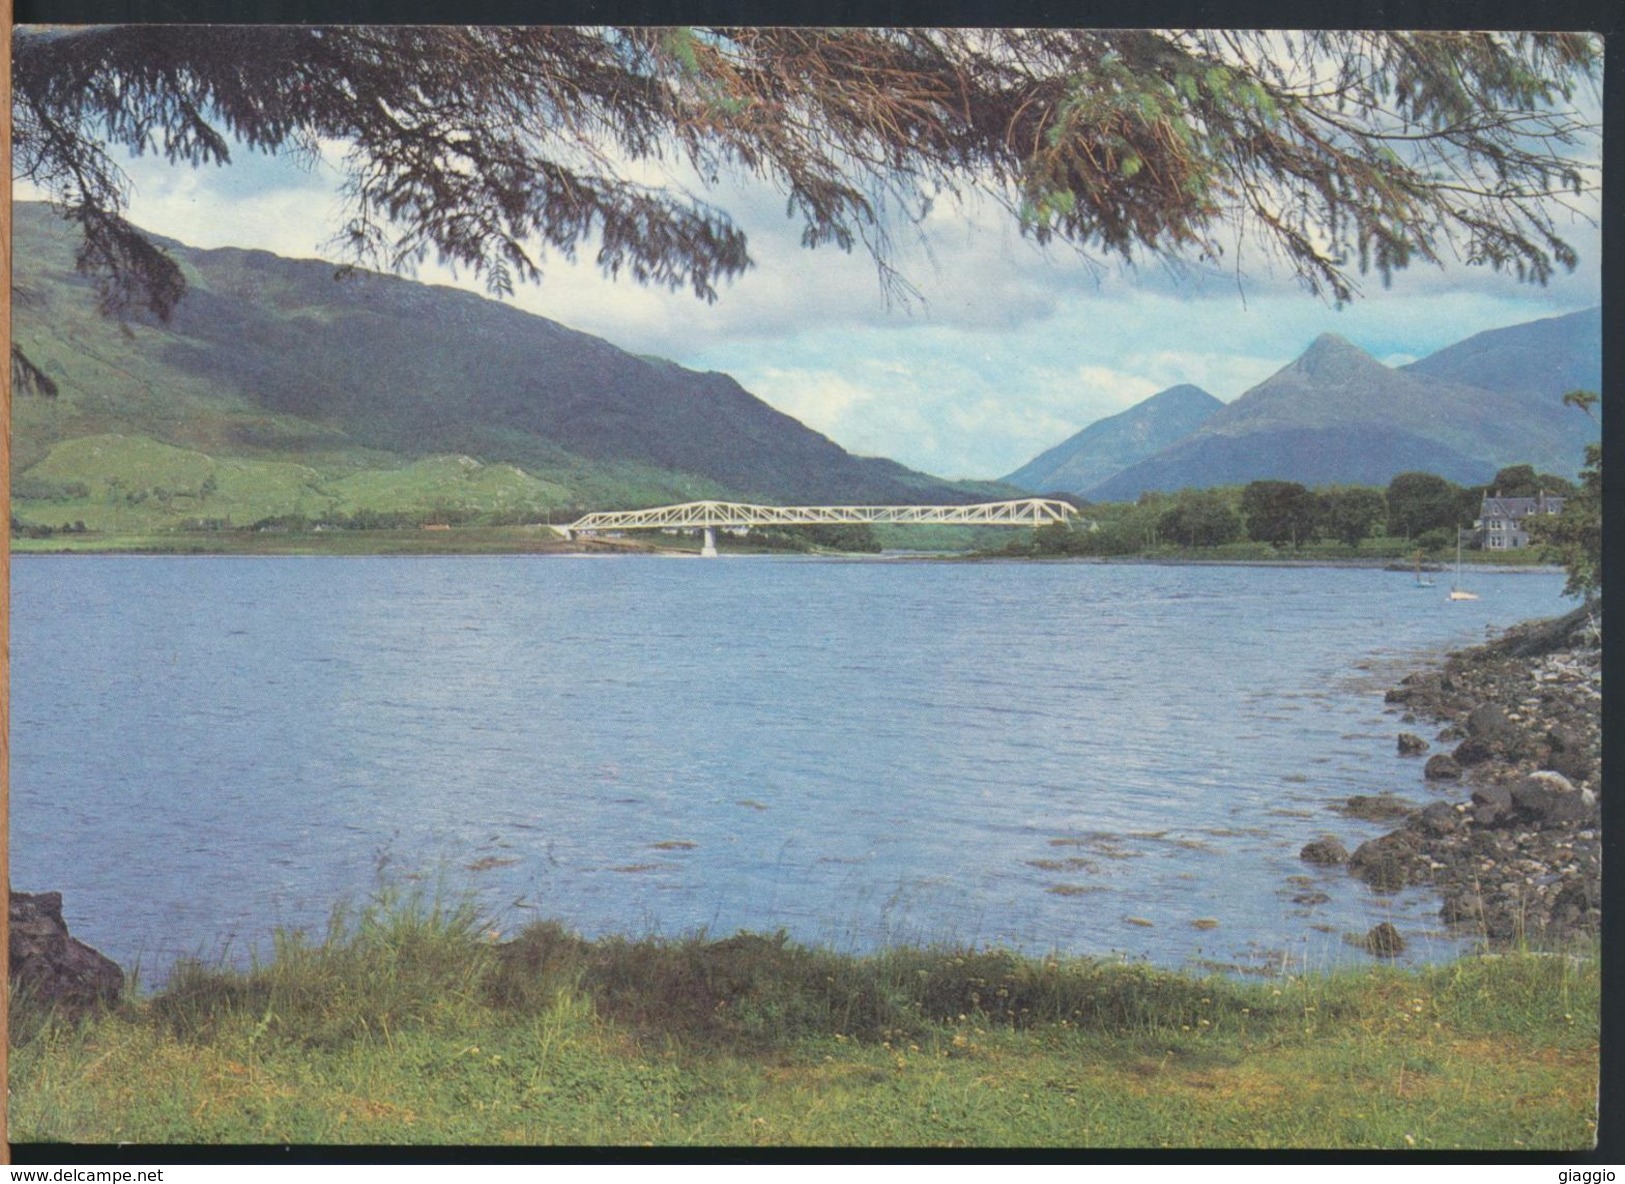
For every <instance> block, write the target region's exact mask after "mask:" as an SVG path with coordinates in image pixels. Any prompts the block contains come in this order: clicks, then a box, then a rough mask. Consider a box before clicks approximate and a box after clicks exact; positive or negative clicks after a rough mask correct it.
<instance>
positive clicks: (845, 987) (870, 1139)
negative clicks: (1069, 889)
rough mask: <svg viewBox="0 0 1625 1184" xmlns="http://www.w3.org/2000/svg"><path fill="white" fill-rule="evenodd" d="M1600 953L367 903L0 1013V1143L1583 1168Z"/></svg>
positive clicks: (1590, 1116)
mask: <svg viewBox="0 0 1625 1184" xmlns="http://www.w3.org/2000/svg"><path fill="white" fill-rule="evenodd" d="M1598 1015H1599V970H1598V964H1597V957H1596V951H1595V949H1594V948H1592V949H1588V950H1586V951H1583V952H1581V953H1575V954H1541V953H1534V952H1516V953H1508V954H1503V955H1495V956H1480V957H1469V958H1464V959H1462V960H1460V961H1457V962H1455V963H1452V964H1449V965H1445V966H1440V967H1434V968H1427V969H1421V970H1402V969H1397V968H1393V967H1389V966H1382V965H1373V966H1371V967H1369V968H1356V969H1349V970H1338V971H1331V972H1328V973H1325V974H1320V975H1311V976H1306V977H1281V978H1276V979H1270V980H1263V981H1239V980H1234V979H1226V978H1216V977H1215V978H1198V977H1195V976H1192V975H1189V974H1184V973H1176V972H1171V971H1164V970H1159V969H1155V968H1152V967H1149V966H1146V965H1142V964H1134V963H1127V964H1125V963H1120V962H1105V961H1098V960H1085V959H1056V958H1027V957H1022V956H1018V955H1015V954H1011V953H1008V952H1003V951H998V950H953V949H946V948H933V949H894V950H889V951H885V952H882V953H878V954H873V955H868V956H862V957H855V956H848V955H843V954H837V953H833V952H830V951H827V950H821V949H815V948H808V947H803V946H798V945H796V944H794V943H792V942H790V941H788V940H786V939H785V938H784V937H783V935H773V936H763V935H753V934H740V935H738V936H735V937H732V938H728V939H726V940H721V941H711V940H706V939H703V938H692V939H684V940H654V939H649V940H629V939H624V938H602V939H598V940H596V941H592V942H589V941H585V940H583V939H581V938H579V937H576V936H574V935H573V934H571V933H569V932H567V931H566V930H564V929H563V928H561V927H560V926H558V925H556V924H553V923H547V922H544V923H539V924H535V925H532V926H530V927H529V928H527V929H525V930H524V931H522V932H521V933H520V934H519V935H518V937H517V938H516V939H515V940H513V941H511V942H504V943H498V942H497V941H496V940H495V939H494V936H493V935H492V934H491V933H490V932H489V931H487V930H485V929H484V927H483V925H482V924H481V923H480V921H479V918H478V916H477V914H476V913H475V912H474V911H473V910H472V909H471V908H466V907H452V908H447V907H443V906H439V905H436V904H432V903H425V902H422V901H418V902H410V901H407V902H403V901H400V900H398V899H388V898H380V899H378V900H375V901H373V902H372V903H371V904H369V905H368V906H367V907H365V908H363V909H361V910H359V911H357V912H355V913H343V912H341V913H339V914H337V915H336V916H335V918H334V920H333V922H332V924H331V926H330V928H329V931H328V933H327V934H326V935H325V937H324V938H323V939H322V940H320V941H311V940H308V939H305V938H303V937H300V936H298V935H293V934H282V935H279V937H278V939H277V941H276V946H275V950H274V953H273V954H272V955H271V956H270V957H269V958H268V959H266V960H265V961H264V962H262V963H261V964H258V965H256V966H254V967H252V968H250V969H248V970H242V971H238V970H232V969H222V968H218V967H207V966H202V965H196V964H183V965H181V966H178V967H176V968H175V970H174V972H173V973H172V975H171V977H170V979H169V982H168V984H167V985H166V986H165V987H164V988H163V989H162V990H161V991H158V992H156V993H151V994H138V995H137V997H135V998H134V999H131V1000H129V1001H126V1002H125V1003H123V1004H121V1005H120V1006H119V1007H118V1008H116V1009H114V1010H111V1011H107V1012H103V1013H101V1014H98V1015H94V1016H90V1017H87V1018H84V1019H81V1020H77V1021H71V1020H67V1019H65V1018H62V1017H53V1016H51V1015H48V1014H44V1013H42V1012H41V1011H40V1010H39V1009H38V1008H36V1007H33V1006H31V1005H30V1004H29V1002H28V1001H27V1000H26V999H24V1000H21V1001H15V1000H14V1001H13V1003H12V1016H11V1019H12V1039H13V1049H12V1059H11V1090H12V1097H11V1108H10V1122H11V1130H12V1138H14V1139H17V1140H19V1141H26V1142H55V1141H66V1142H76V1143H112V1142H124V1141H131V1142H153V1143H216V1142H220V1143H282V1142H295V1143H325V1144H338V1143H360V1144H400V1143H414V1144H439V1143H458V1144H482V1145H488V1144H529V1145H548V1144H594V1145H604V1144H621V1145H628V1144H629V1145H638V1144H654V1145H666V1146H678V1145H819V1146H915V1147H918V1146H989V1147H993V1146H1068V1147H1109V1148H1128V1147H1150V1148H1159V1147H1173V1148H1192V1147H1195V1148H1222V1147H1236V1148H1266V1147H1311V1148H1334V1149H1344V1148H1347V1149H1359V1148H1390V1149H1405V1148H1417V1149H1435V1150H1438V1149H1456V1148H1460V1149H1484V1148H1491V1149H1507V1150H1517V1149H1523V1148H1529V1149H1546V1150H1583V1149H1587V1148H1589V1147H1591V1146H1592V1144H1593V1142H1594V1140H1595V1137H1596V1119H1597V1088H1598V1072H1599V1068H1598Z"/></svg>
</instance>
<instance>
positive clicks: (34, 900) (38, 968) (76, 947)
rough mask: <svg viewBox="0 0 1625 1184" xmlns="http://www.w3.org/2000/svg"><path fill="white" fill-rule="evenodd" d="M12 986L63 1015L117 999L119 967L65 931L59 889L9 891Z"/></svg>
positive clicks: (121, 985) (121, 978)
mask: <svg viewBox="0 0 1625 1184" xmlns="http://www.w3.org/2000/svg"><path fill="white" fill-rule="evenodd" d="M10 920H11V928H10V932H9V934H8V942H7V945H8V947H9V948H8V953H9V959H10V960H9V963H8V965H9V968H10V978H11V987H12V989H13V990H16V991H22V992H25V993H26V994H27V995H28V996H29V997H30V998H31V999H33V1000H35V1001H36V1002H39V1003H42V1004H44V1005H45V1006H47V1007H52V1008H55V1009H57V1010H58V1011H60V1012H61V1013H63V1014H66V1015H78V1014H81V1013H83V1012H85V1011H88V1010H90V1009H92V1008H95V1007H98V1006H103V1005H111V1004H114V1003H117V1002H118V998H119V994H120V992H122V991H123V989H124V971H123V970H121V969H119V967H118V965H117V964H116V963H114V962H113V961H112V960H111V959H109V958H106V957H104V956H103V955H102V954H101V953H99V952H98V951H96V950H93V949H91V948H90V947H89V946H87V945H85V943H84V942H82V941H79V940H78V939H77V938H75V937H74V936H73V935H72V934H70V933H69V932H68V926H67V924H66V923H65V922H64V921H63V920H62V894H61V893H60V892H38V893H29V892H12V893H11V901H10Z"/></svg>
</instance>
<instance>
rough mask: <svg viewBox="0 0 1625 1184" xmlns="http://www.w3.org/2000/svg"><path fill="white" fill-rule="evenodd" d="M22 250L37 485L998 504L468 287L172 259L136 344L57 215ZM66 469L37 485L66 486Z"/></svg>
mask: <svg viewBox="0 0 1625 1184" xmlns="http://www.w3.org/2000/svg"><path fill="white" fill-rule="evenodd" d="M14 237H15V279H14V286H15V288H16V290H17V292H18V298H17V301H16V311H15V317H14V331H15V335H16V339H17V341H18V342H19V344H20V345H21V346H22V348H23V349H24V351H25V352H26V354H27V355H28V357H29V358H30V359H31V360H33V361H34V362H35V363H36V364H37V365H38V366H39V367H40V368H41V370H43V371H44V373H46V374H47V375H48V376H49V377H50V378H51V379H52V380H53V381H54V382H55V383H56V387H57V396H56V397H55V398H41V397H37V396H28V395H24V396H20V397H19V398H18V399H16V400H15V432H14V435H15V437H16V439H17V448H16V452H15V454H14V464H15V471H17V472H19V473H21V472H23V471H24V470H27V469H28V468H29V467H30V466H32V465H38V464H41V463H43V462H45V461H47V460H48V459H49V458H50V456H51V453H52V451H53V449H57V448H59V447H62V446H65V445H67V444H69V443H70V442H72V441H74V440H83V439H86V438H96V439H98V440H100V441H102V442H103V445H104V446H102V447H101V451H100V452H98V453H97V455H101V456H108V455H111V454H114V453H119V452H121V451H129V445H128V443H127V442H128V441H130V440H132V439H134V440H141V441H153V442H156V443H157V444H160V445H164V446H167V447H169V448H174V449H180V450H182V451H184V452H186V453H187V454H188V456H189V457H196V456H197V455H199V454H201V455H202V456H203V457H205V458H209V459H213V460H221V459H223V458H227V457H233V458H241V459H246V460H254V461H260V462H266V463H271V462H276V463H297V464H298V465H299V466H301V468H302V470H309V471H310V472H313V473H314V474H315V476H314V477H311V476H308V475H305V474H303V473H301V474H295V475H291V476H288V479H289V480H293V481H296V482H298V481H302V482H305V483H306V484H310V483H311V482H313V481H314V482H315V483H316V484H317V485H320V484H321V483H322V482H323V481H324V480H325V481H331V480H337V479H341V478H348V477H351V476H353V475H354V474H355V473H357V472H359V471H367V470H375V471H379V472H389V471H397V470H399V469H401V468H402V467H403V466H408V465H410V464H412V463H414V462H417V461H420V460H422V459H423V458H426V457H433V456H445V455H463V456H466V457H468V458H471V459H472V460H473V461H474V462H475V463H476V464H477V465H478V466H481V467H484V466H490V465H493V464H498V465H505V466H508V467H509V468H511V469H513V470H516V471H517V472H518V473H519V477H522V478H524V479H526V480H529V481H531V482H532V483H533V484H534V485H535V488H533V489H530V490H529V494H530V495H533V496H532V497H531V500H532V501H533V502H552V503H557V504H559V505H577V506H580V505H588V504H590V505H592V506H593V507H594V508H603V507H605V506H606V505H611V506H612V505H615V504H626V503H631V502H642V503H644V504H652V503H657V502H659V501H662V500H665V501H682V500H689V499H691V498H698V497H718V496H732V497H739V498H752V499H761V500H770V501H778V502H826V501H860V502H898V501H908V502H963V501H971V500H978V499H977V496H976V495H977V494H979V493H981V492H982V491H981V490H980V489H978V488H976V487H974V486H973V485H969V484H956V483H951V482H947V481H943V480H940V479H938V478H935V477H931V476H929V475H927V474H924V473H918V472H915V471H913V470H910V469H907V468H905V467H903V466H902V465H900V464H897V463H896V462H894V461H890V460H884V459H878V458H871V457H859V456H854V455H852V454H851V453H849V452H847V451H846V450H845V449H843V448H841V447H840V446H839V445H837V444H836V443H834V442H833V441H832V440H830V439H828V438H827V437H825V436H822V435H820V434H819V433H817V432H815V431H813V430H811V429H810V428H808V427H806V426H805V425H803V424H802V423H800V422H799V421H797V420H795V419H793V418H791V417H790V416H788V415H785V414H783V413H782V412H780V411H777V410H775V409H773V408H772V407H770V406H768V405H767V404H766V403H764V402H763V401H762V400H760V399H758V398H756V397H755V396H754V395H752V394H751V393H750V392H748V391H746V390H745V389H744V388H743V387H741V386H740V385H739V384H738V383H737V382H735V381H734V380H733V379H732V378H730V377H729V376H728V375H726V374H719V373H714V372H712V373H700V372H696V371H692V370H687V369H684V368H683V367H681V366H678V365H676V364H674V363H672V362H669V361H665V360H663V359H659V358H648V357H640V356H636V355H633V354H631V353H628V352H626V351H624V350H621V349H618V348H616V347H615V346H613V345H611V344H610V343H609V342H607V341H604V340H602V339H600V338H597V337H593V336H590V335H588V334H585V333H580V332H576V331H575V330H572V329H569V328H566V327H565V326H563V325H561V324H558V323H556V322H554V321H550V320H547V319H546V318H543V317H538V316H533V315H530V314H527V313H524V312H521V311H518V310H516V309H514V308H511V307H508V306H506V305H503V304H500V303H497V302H495V301H492V300H487V299H483V298H481V297H479V296H475V295H472V294H470V293H467V292H463V291H459V290H456V289H452V288H446V287H437V286H430V285H426V284H420V283H415V282H413V281H410V280H407V279H402V278H397V277H392V276H384V275H378V274H375V273H371V272H365V271H338V270H336V269H335V268H334V267H333V265H331V264H327V263H321V262H316V261H300V260H291V259H285V258H281V257H279V256H276V255H273V254H270V253H267V252H264V251H251V250H237V249H220V250H199V249H195V248H192V247H188V246H185V245H184V244H181V243H178V242H174V241H172V240H167V239H157V240H156V241H158V242H159V243H160V244H161V245H162V246H163V247H164V248H165V249H166V250H167V251H168V252H169V253H170V254H171V255H172V256H173V257H174V258H175V259H176V260H177V261H178V262H179V263H180V265H181V268H182V270H183V272H184V274H185V276H186V280H187V284H188V288H187V292H186V295H185V297H184V298H183V299H182V300H181V301H180V303H179V305H178V306H177V307H176V309H175V310H174V314H173V316H172V318H171V319H170V320H169V321H168V322H167V323H159V322H158V321H156V320H154V319H152V318H151V317H135V318H132V319H131V320H130V321H129V322H128V323H126V324H122V325H121V324H120V323H118V322H117V321H114V320H110V319H108V318H106V317H103V316H101V315H99V314H98V312H97V310H96V291H95V288H94V285H93V284H92V282H91V281H90V280H88V279H86V278H85V277H83V276H80V275H78V274H77V273H76V272H75V270H74V266H73V251H74V239H73V234H72V228H71V227H70V226H69V225H68V224H66V223H64V222H62V221H61V220H59V219H58V218H57V217H56V216H55V215H54V214H53V213H52V212H51V211H50V209H49V208H48V207H46V206H44V205H40V204H36V203H18V204H17V206H16V207H15V215H14ZM118 441H125V442H126V443H123V444H121V443H119V442H118ZM76 455H77V456H78V458H79V459H81V460H83V459H85V458H87V457H88V456H89V452H88V451H87V450H85V449H83V448H81V449H79V450H78V452H77V453H76ZM145 455H149V457H150V455H152V454H151V453H150V449H149V450H148V452H147V454H145ZM165 455H166V456H168V454H165ZM171 462H173V463H174V464H179V465H181V466H182V467H185V466H186V465H187V464H191V465H192V467H193V468H196V466H197V464H198V463H201V462H197V461H195V460H192V461H185V460H182V459H180V458H175V457H169V459H168V461H166V462H165V463H171ZM464 467H465V469H466V468H467V466H464ZM67 468H68V466H67V465H66V462H64V463H62V464H57V465H55V466H54V467H53V466H51V465H47V466H46V468H45V469H44V470H42V471H41V473H40V474H37V475H41V476H44V475H47V474H52V473H54V474H55V475H56V477H55V479H59V480H60V479H62V478H65V477H66V474H67ZM468 472H470V473H473V472H475V470H472V469H470V470H468ZM442 475H443V474H442ZM91 476H92V477H94V475H91ZM437 479H438V478H437ZM513 480H515V481H517V480H519V478H517V477H516V478H513ZM70 484H71V482H70ZM216 487H217V488H218V482H217V485H216ZM310 501H311V499H309V498H306V499H305V500H304V501H301V502H300V503H299V505H300V507H304V506H305V505H306V504H307V503H309V502H310ZM314 504H316V505H318V506H319V504H320V499H319V498H317V499H316V501H315V503H314ZM193 508H195V507H193Z"/></svg>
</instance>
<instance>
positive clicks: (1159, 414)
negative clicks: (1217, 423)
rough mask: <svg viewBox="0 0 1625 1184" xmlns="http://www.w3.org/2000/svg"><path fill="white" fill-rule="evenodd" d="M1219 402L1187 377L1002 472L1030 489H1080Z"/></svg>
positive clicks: (1174, 435) (1184, 428) (1168, 439)
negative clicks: (1179, 382) (1186, 379)
mask: <svg viewBox="0 0 1625 1184" xmlns="http://www.w3.org/2000/svg"><path fill="white" fill-rule="evenodd" d="M1223 407H1224V404H1223V403H1222V402H1220V401H1219V400H1218V399H1216V398H1214V397H1213V396H1212V395H1210V394H1208V393H1207V392H1206V391H1204V390H1203V389H1202V388H1201V387H1198V386H1191V385H1190V384H1188V383H1185V384H1181V385H1179V386H1172V387H1169V388H1168V389H1167V390H1165V391H1159V392H1158V393H1157V394H1154V395H1152V396H1151V397H1150V398H1148V399H1143V400H1141V401H1140V402H1138V403H1136V404H1135V405H1134V406H1132V407H1130V408H1129V409H1128V410H1127V411H1122V412H1119V413H1118V414H1116V415H1110V416H1107V417H1106V418H1105V419H1098V420H1096V421H1095V422H1094V423H1092V424H1090V425H1089V426H1088V427H1086V428H1084V429H1083V430H1082V431H1080V432H1078V433H1077V434H1076V435H1073V436H1070V437H1068V438H1067V439H1066V440H1064V441H1062V442H1061V443H1060V444H1057V445H1056V446H1055V447H1054V448H1051V449H1049V450H1048V451H1047V452H1044V453H1041V454H1040V455H1039V456H1037V457H1035V458H1034V459H1032V460H1030V461H1028V462H1027V463H1026V464H1025V465H1023V466H1022V467H1021V468H1019V469H1017V470H1016V471H1015V472H1013V473H1011V474H1010V475H1009V476H1008V477H1005V478H1003V480H1004V481H1005V482H1007V483H1008V484H1010V485H1014V486H1016V487H1017V488H1019V489H1026V490H1030V491H1032V492H1034V493H1049V492H1063V493H1081V492H1082V491H1083V490H1085V489H1089V488H1092V487H1093V486H1095V485H1098V484H1099V483H1100V482H1102V481H1105V480H1106V479H1108V478H1109V477H1111V476H1112V475H1114V474H1115V473H1117V472H1119V471H1121V470H1122V469H1123V468H1124V467H1125V466H1126V465H1128V464H1131V463H1133V462H1134V461H1136V460H1140V459H1142V458H1144V457H1147V456H1151V455H1153V454H1154V453H1157V452H1160V451H1161V450H1162V449H1163V448H1165V447H1167V446H1168V445H1169V444H1172V443H1174V442H1175V441H1177V440H1179V439H1181V438H1182V437H1184V436H1187V435H1189V434H1190V433H1191V432H1193V431H1195V430H1196V429H1197V428H1198V427H1200V426H1201V425H1202V424H1203V423H1204V422H1205V421H1206V420H1207V419H1208V417H1209V416H1211V415H1213V414H1214V413H1215V412H1216V411H1219V410H1220V409H1221V408H1223Z"/></svg>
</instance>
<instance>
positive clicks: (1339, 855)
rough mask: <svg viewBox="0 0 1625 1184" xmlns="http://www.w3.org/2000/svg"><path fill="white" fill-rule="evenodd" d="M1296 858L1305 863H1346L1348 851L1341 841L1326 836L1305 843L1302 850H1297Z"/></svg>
mask: <svg viewBox="0 0 1625 1184" xmlns="http://www.w3.org/2000/svg"><path fill="white" fill-rule="evenodd" d="M1298 858H1299V859H1301V860H1303V861H1304V862H1305V863H1321V864H1333V863H1347V862H1348V858H1349V851H1348V848H1347V847H1345V846H1343V844H1342V843H1339V842H1338V841H1337V840H1336V839H1334V838H1331V837H1330V836H1328V837H1326V838H1324V839H1315V840H1314V841H1313V842H1309V843H1305V844H1304V845H1303V850H1302V851H1299V852H1298Z"/></svg>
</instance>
